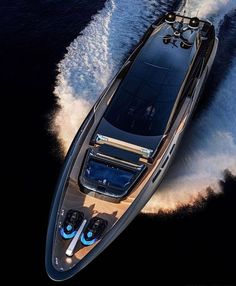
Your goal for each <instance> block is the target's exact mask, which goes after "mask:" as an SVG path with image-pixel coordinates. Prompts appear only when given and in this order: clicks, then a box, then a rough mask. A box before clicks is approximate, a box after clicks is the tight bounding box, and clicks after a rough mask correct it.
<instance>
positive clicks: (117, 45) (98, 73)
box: [53, 0, 236, 213]
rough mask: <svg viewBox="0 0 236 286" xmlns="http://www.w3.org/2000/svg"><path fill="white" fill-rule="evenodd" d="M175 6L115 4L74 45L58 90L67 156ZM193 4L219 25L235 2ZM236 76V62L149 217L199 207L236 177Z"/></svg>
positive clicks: (123, 0) (197, 0)
mask: <svg viewBox="0 0 236 286" xmlns="http://www.w3.org/2000/svg"><path fill="white" fill-rule="evenodd" d="M165 2H168V4H166V3H165ZM174 2H175V1H174V0H173V1H164V0H163V1H162V0H151V1H150V0H129V1H127V0H109V1H107V2H106V4H105V7H104V8H103V9H102V10H101V11H100V12H99V13H98V14H97V15H96V16H94V17H93V19H92V21H91V22H90V24H89V25H88V26H87V27H86V28H85V29H84V31H83V32H82V34H81V35H80V36H79V37H78V38H76V39H75V40H74V41H73V42H72V43H71V45H70V46H69V48H68V52H67V54H66V55H65V57H64V59H63V60H62V61H61V62H60V63H59V66H58V68H59V75H58V78H57V85H56V87H55V94H56V96H57V97H58V98H59V100H60V102H59V103H60V105H61V107H62V108H61V109H60V111H59V112H58V113H57V114H56V116H55V120H54V125H53V129H54V131H55V132H56V133H57V135H58V137H59V139H60V140H62V142H63V145H64V148H65V151H66V150H67V149H68V147H69V145H70V143H71V141H72V139H73V137H74V135H75V133H76V131H77V130H78V128H79V126H80V124H81V123H82V121H83V119H84V118H85V116H86V114H87V113H88V111H89V109H90V108H91V106H92V104H93V103H94V102H95V101H96V99H97V97H98V96H99V94H100V93H101V91H102V90H103V89H104V88H105V87H106V85H107V84H108V82H109V81H110V80H111V78H112V77H113V76H114V74H115V73H116V72H117V71H118V69H119V67H120V66H121V64H122V62H123V61H124V59H125V58H126V57H127V54H128V53H129V51H130V49H131V48H132V47H133V46H134V45H135V44H136V43H137V42H138V41H139V39H140V37H141V36H142V34H143V32H144V31H145V29H146V28H147V26H149V25H150V23H151V22H152V21H153V20H154V19H155V18H156V17H157V16H158V15H159V14H161V13H163V12H165V11H167V10H171V6H172V5H173V3H174ZM190 3H191V5H190V4H189V5H188V6H189V7H188V10H189V11H190V10H191V11H192V14H194V15H195V14H196V12H197V11H198V10H199V11H198V15H199V16H209V17H211V19H212V20H214V23H218V24H219V23H220V21H221V20H222V19H223V17H224V15H225V14H227V13H228V12H229V11H230V10H231V9H232V7H233V3H235V0H232V1H230V0H219V1H213V0H194V1H191V2H190ZM235 76H236V62H235V63H234V65H233V68H232V70H231V72H230V73H229V74H228V76H227V77H225V78H223V79H222V82H221V85H220V86H219V88H218V91H217V94H215V96H214V102H212V104H211V106H209V107H208V109H207V110H206V111H205V113H204V116H202V117H201V118H199V119H198V120H197V121H196V122H194V123H192V125H191V130H189V131H188V133H186V136H185V137H184V138H183V144H181V148H180V149H179V151H178V156H177V157H176V159H175V160H174V162H173V164H172V166H171V169H170V170H169V172H168V174H167V176H166V178H165V180H164V181H163V183H162V185H161V186H160V188H158V192H157V193H156V194H155V195H154V196H153V198H152V199H151V200H150V202H149V203H148V204H147V206H146V207H145V209H144V210H143V211H144V212H147V213H158V211H159V210H160V209H161V210H167V211H169V210H174V209H176V208H177V207H178V206H180V205H185V204H193V203H194V202H195V201H196V199H197V198H198V196H199V194H201V195H203V196H204V194H206V188H207V187H209V186H211V187H212V188H213V189H214V190H215V191H216V192H218V191H219V186H218V181H219V179H221V178H223V171H224V170H225V169H230V170H231V171H232V173H233V174H236V162H235V158H236V144H235V141H236V138H235V136H236V135H235V134H236V130H235V129H236V122H235V117H234V115H235V114H236V110H235V107H236V103H235V96H234V95H235V92H236V91H235V84H236V83H235Z"/></svg>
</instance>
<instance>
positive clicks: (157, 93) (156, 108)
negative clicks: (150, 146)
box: [105, 24, 195, 136]
mask: <svg viewBox="0 0 236 286" xmlns="http://www.w3.org/2000/svg"><path fill="white" fill-rule="evenodd" d="M170 29H171V28H170V27H169V26H167V25H166V24H164V27H163V28H162V29H161V31H160V32H158V33H155V34H154V35H152V36H151V37H150V38H149V40H148V41H147V43H146V44H145V45H144V47H143V48H142V50H141V51H140V53H139V55H138V56H137V58H136V60H135V61H134V63H133V65H132V67H131V69H130V70H129V72H128V73H127V75H126V77H125V78H124V80H123V81H122V83H121V84H120V86H119V88H118V90H117V91H116V93H115V95H114V97H113V99H112V101H111V103H110V106H109V107H108V109H107V111H106V113H105V119H106V120H107V121H108V122H109V123H110V124H112V125H113V126H115V127H116V128H119V129H121V130H123V131H126V132H129V133H133V134H137V135H145V136H158V135H162V134H163V133H164V131H165V128H166V125H167V122H168V119H169V117H170V113H171V111H172V109H173V106H174V103H175V101H176V98H177V95H178V92H179V89H180V87H181V85H182V82H183V79H184V77H185V75H186V72H187V70H188V67H189V64H190V62H191V59H192V57H193V54H194V49H195V47H194V46H193V47H192V48H190V49H188V50H186V49H183V48H181V47H180V41H177V42H176V43H175V45H173V44H171V43H170V44H168V45H166V44H164V43H163V40H162V39H163V36H164V35H166V34H170V33H172V32H171V31H170Z"/></svg>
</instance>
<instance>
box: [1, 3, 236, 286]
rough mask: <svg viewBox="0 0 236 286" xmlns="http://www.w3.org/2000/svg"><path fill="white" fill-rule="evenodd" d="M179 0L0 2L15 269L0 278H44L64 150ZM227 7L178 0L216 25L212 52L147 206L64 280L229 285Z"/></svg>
mask: <svg viewBox="0 0 236 286" xmlns="http://www.w3.org/2000/svg"><path fill="white" fill-rule="evenodd" d="M179 4H181V3H180V1H174V0H173V1H172V0H170V1H167V0H162V1H161V0H130V1H128V0H127V1H124V0H109V1H104V0H103V1H101V0H100V1H99V0H93V1H92V0H87V1H84V0H68V1H65V0H64V1H62V0H54V1H53V0H44V1H43V0H39V1H37V0H35V1H32V0H31V1H29V0H28V1H26V0H21V1H19V0H11V1H9V0H8V1H6V0H1V2H0V27H1V29H0V67H1V68H0V91H1V98H2V101H3V100H6V101H7V104H2V109H4V111H5V112H6V113H7V114H8V116H4V120H3V121H2V127H7V128H6V129H7V132H6V133H5V131H3V129H2V138H4V140H3V141H5V142H7V145H9V147H10V152H7V153H6V154H7V157H8V158H9V159H8V163H9V167H6V169H7V173H8V175H7V177H6V179H7V181H8V182H9V193H10V196H12V201H13V202H14V204H15V205H16V207H14V208H13V207H12V208H11V211H10V212H11V213H13V215H14V220H13V222H14V223H13V224H12V231H10V233H11V234H12V233H14V234H15V235H14V238H13V241H14V244H13V245H14V247H12V249H11V250H10V254H9V253H8V255H7V257H9V258H10V260H11V261H10V263H9V264H7V265H8V267H12V269H13V271H14V267H17V269H19V270H20V274H18V275H12V277H9V279H11V280H14V279H16V281H18V282H23V283H24V282H25V283H28V282H29V283H32V284H33V283H34V282H35V281H37V282H38V281H39V282H40V283H42V284H44V285H54V284H55V283H54V282H52V281H51V280H50V279H49V278H48V277H47V275H46V273H45V267H44V253H45V240H46V232H47V223H48V216H49V213H50V205H51V202H52V199H53V193H54V189H55V185H56V181H57V178H58V176H59V172H60V168H61V166H62V163H63V157H64V150H65V149H66V148H67V147H68V145H69V144H70V140H71V139H72V137H73V135H74V133H75V132H76V129H77V128H78V126H79V124H80V123H81V122H82V119H83V116H85V115H86V113H87V112H88V110H89V108H90V107H91V105H92V104H93V103H94V102H95V100H96V98H97V96H98V95H99V93H100V92H101V91H102V89H103V88H104V87H105V86H106V84H107V83H108V82H109V80H110V79H111V78H112V76H113V75H114V74H115V72H116V71H117V70H118V69H119V67H120V66H121V65H122V63H123V62H124V60H125V58H126V57H127V56H128V54H129V53H130V51H131V50H132V48H133V47H134V46H135V44H136V43H137V42H138V40H139V38H140V37H141V36H142V33H143V32H144V31H145V29H146V28H147V27H148V25H149V24H150V23H151V22H152V21H153V20H154V19H155V18H156V17H159V16H160V15H161V14H162V13H164V12H166V11H170V10H172V9H177V8H176V7H177V6H178V5H179ZM235 8H236V1H235V0H233V1H230V0H219V1H211V0H205V1H203V0H199V1H196V0H193V1H188V3H187V7H186V6H185V9H186V12H187V13H189V14H191V15H196V14H198V15H199V16H203V17H208V18H210V19H211V21H212V22H214V24H215V25H216V27H217V33H218V37H219V50H218V54H217V57H216V60H215V64H214V66H213V69H212V72H211V75H210V77H209V80H208V81H207V84H206V88H205V91H204V94H203V97H202V100H201V102H200V104H199V106H198V108H197V110H196V112H195V115H194V117H193V120H192V122H191V124H190V125H189V127H188V130H187V132H186V134H185V136H184V138H183V143H182V144H181V147H180V149H179V150H178V155H177V156H176V158H175V161H174V163H173V166H172V167H171V168H170V170H169V172H168V174H167V176H166V179H165V181H164V182H163V184H162V186H161V187H160V189H159V190H157V193H156V194H155V195H154V197H153V198H152V199H151V201H150V204H149V205H148V206H147V207H146V209H145V210H144V211H145V213H146V214H140V215H139V216H138V217H137V218H136V219H135V220H134V221H133V222H132V223H131V225H130V226H129V227H128V228H127V229H126V230H125V231H124V233H123V234H122V235H121V236H120V237H119V238H118V239H117V240H116V241H115V242H114V243H113V244H112V245H111V246H109V247H108V249H107V250H105V251H104V252H103V253H102V254H101V255H100V256H99V257H98V258H97V259H96V260H95V261H94V262H92V263H91V264H90V265H89V266H88V267H87V268H86V269H84V270H83V271H82V272H81V273H80V274H78V275H77V276H76V277H74V278H73V279H72V280H70V281H68V282H65V283H64V284H68V285H69V284H70V285H85V283H86V284H88V283H89V285H90V284H93V283H96V284H98V285H111V284H112V281H111V280H110V278H109V277H110V276H108V275H106V273H109V274H111V275H112V276H113V277H114V279H115V281H116V283H120V284H124V283H127V284H128V283H132V284H135V283H138V281H139V279H140V277H142V278H145V279H146V284H147V285H151V284H153V283H155V284H156V285H235V284H234V283H235V282H236V281H235V266H234V264H233V263H232V261H235V241H236V236H235V233H234V228H235V203H236V196H235V193H236V178H235V175H236V172H235V169H236V115H235V114H236V97H235V94H236V40H235V39H236V11H235ZM180 9H183V7H182V8H180ZM60 105H61V106H60ZM77 115H78V116H77ZM8 134H9V136H8ZM9 139H10V140H9ZM8 142H9V144H8ZM4 150H5V149H3V150H2V152H3V151H4ZM3 153H4V152H3ZM12 183H16V185H17V187H13V185H12ZM13 198H14V199H13ZM147 213H148V214H147ZM2 216H3V217H6V218H7V217H8V216H7V215H6V214H4V213H3V214H2ZM4 222H5V219H4ZM11 234H10V236H12V235H11ZM153 261H155V263H153ZM134 269H135V271H134ZM124 273H125V277H127V278H124ZM32 277H34V278H33V279H32ZM62 284H63V283H62Z"/></svg>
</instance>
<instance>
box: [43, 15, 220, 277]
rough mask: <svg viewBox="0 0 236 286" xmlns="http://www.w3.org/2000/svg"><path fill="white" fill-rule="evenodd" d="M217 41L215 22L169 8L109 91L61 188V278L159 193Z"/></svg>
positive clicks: (52, 258)
mask: <svg viewBox="0 0 236 286" xmlns="http://www.w3.org/2000/svg"><path fill="white" fill-rule="evenodd" d="M217 46H218V39H217V37H216V35H215V29H214V26H213V25H212V23H211V22H210V21H208V20H203V19H199V18H197V17H193V18H190V17H187V16H185V15H180V14H178V13H174V12H171V13H167V14H166V15H164V16H163V17H162V18H160V19H159V20H157V21H155V22H154V23H153V24H152V25H151V26H150V27H149V28H148V30H147V31H146V33H145V34H144V36H143V37H142V39H141V41H140V42H139V44H138V45H137V46H136V48H135V49H134V51H133V52H132V54H131V55H130V56H129V57H128V59H127V60H126V61H125V63H124V65H123V66H122V68H121V69H120V71H119V72H118V73H117V75H116V76H115V77H114V79H113V80H112V81H111V82H110V84H109V85H108V87H107V88H106V89H105V90H104V92H103V93H102V94H101V96H100V97H99V99H98V101H97V102H96V103H95V105H94V106H93V108H92V109H91V111H90V113H89V114H88V116H87V117H86V119H85V121H84V122H83V124H82V126H81V127H80V129H79V130H78V132H77V135H76V136H75V138H74V140H73V142H72V145H71V147H70V149H69V151H68V154H67V156H66V159H65V163H64V167H63V170H62V172H61V175H60V177H59V181H58V185H57V188H56V195H55V198H54V201H53V204H52V210H51V215H50V220H49V226H48V233H47V243H46V270H47V273H48V275H49V276H50V277H51V278H52V279H53V280H57V281H61V280H66V279H68V278H70V277H72V276H74V275H75V274H77V273H78V272H79V271H80V270H81V269H83V268H84V267H85V266H86V265H88V264H89V263H90V262H91V261H92V260H93V259H94V258H95V257H96V256H98V255H99V254H100V253H101V252H102V251H103V250H104V249H105V248H106V247H107V246H108V245H109V244H110V243H111V242H112V241H113V240H114V239H115V238H116V237H117V236H118V235H119V234H120V233H121V232H122V231H123V230H124V229H125V228H126V227H127V226H128V224H129V223H130V222H131V221H132V220H133V219H134V218H135V216H136V215H137V214H138V213H139V212H140V211H141V209H142V208H143V207H144V206H145V204H146V203H147V202H148V200H149V199H150V198H151V196H152V195H153V193H154V192H156V191H157V190H158V186H159V185H160V183H161V181H162V179H163V177H164V174H165V172H166V170H167V168H168V167H169V166H170V164H171V160H172V158H173V156H174V154H175V153H176V152H177V146H178V145H179V143H180V139H181V137H182V135H183V132H184V130H185V129H186V126H187V124H188V122H189V121H190V118H191V116H192V114H193V111H194V109H195V108H196V105H197V102H198V100H199V98H200V95H201V92H202V90H203V87H204V84H205V82H206V79H207V76H208V74H209V72H210V69H211V66H212V64H213V61H214V58H215V55H216V51H217Z"/></svg>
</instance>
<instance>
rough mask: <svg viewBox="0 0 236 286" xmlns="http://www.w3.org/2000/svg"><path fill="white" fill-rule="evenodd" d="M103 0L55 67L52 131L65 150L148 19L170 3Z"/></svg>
mask: <svg viewBox="0 0 236 286" xmlns="http://www.w3.org/2000/svg"><path fill="white" fill-rule="evenodd" d="M164 2H165V1H162V0H129V1H127V0H109V1H107V2H106V3H105V7H104V8H103V9H102V10H101V11H100V12H99V13H98V14H97V15H96V16H94V17H93V19H92V21H91V22H90V24H89V25H88V26H87V27H86V28H85V29H84V30H83V31H82V35H80V36H79V37H77V38H76V39H75V40H74V41H73V42H72V43H71V45H70V46H69V47H68V49H67V50H68V52H67V54H66V55H65V57H64V59H63V60H62V61H61V62H60V63H59V65H58V69H59V75H58V77H57V84H56V87H55V95H56V96H57V97H58V98H59V103H60V105H61V107H62V108H61V109H60V111H59V112H58V113H57V114H56V116H55V120H54V125H53V130H54V131H55V132H56V133H57V135H58V137H59V139H60V140H61V141H62V143H63V146H64V149H65V151H66V150H67V149H68V147H69V145H70V143H71V141H72V139H73V137H74V135H75V133H76V131H77V130H78V128H79V126H80V125H81V123H82V122H83V119H84V118H85V116H86V114H87V113H88V111H89V109H90V108H91V106H92V105H93V104H94V102H95V101H96V99H97V98H98V96H99V95H100V93H101V92H102V90H103V89H104V88H105V87H106V86H107V84H108V82H109V81H110V80H111V78H112V77H113V76H114V75H115V73H116V72H117V71H118V69H119V68H120V66H121V64H122V62H123V61H124V60H125V58H126V57H127V54H128V53H129V51H130V49H131V48H132V47H133V46H134V45H135V44H136V43H137V42H138V41H139V39H140V37H141V36H142V35H143V33H144V31H145V30H146V29H147V27H148V26H149V25H150V23H151V22H153V21H154V19H155V18H156V17H157V16H158V15H160V14H162V13H163V12H164V11H166V10H167V8H168V7H169V6H170V5H171V3H173V2H174V0H171V1H168V4H165V3H164Z"/></svg>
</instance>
